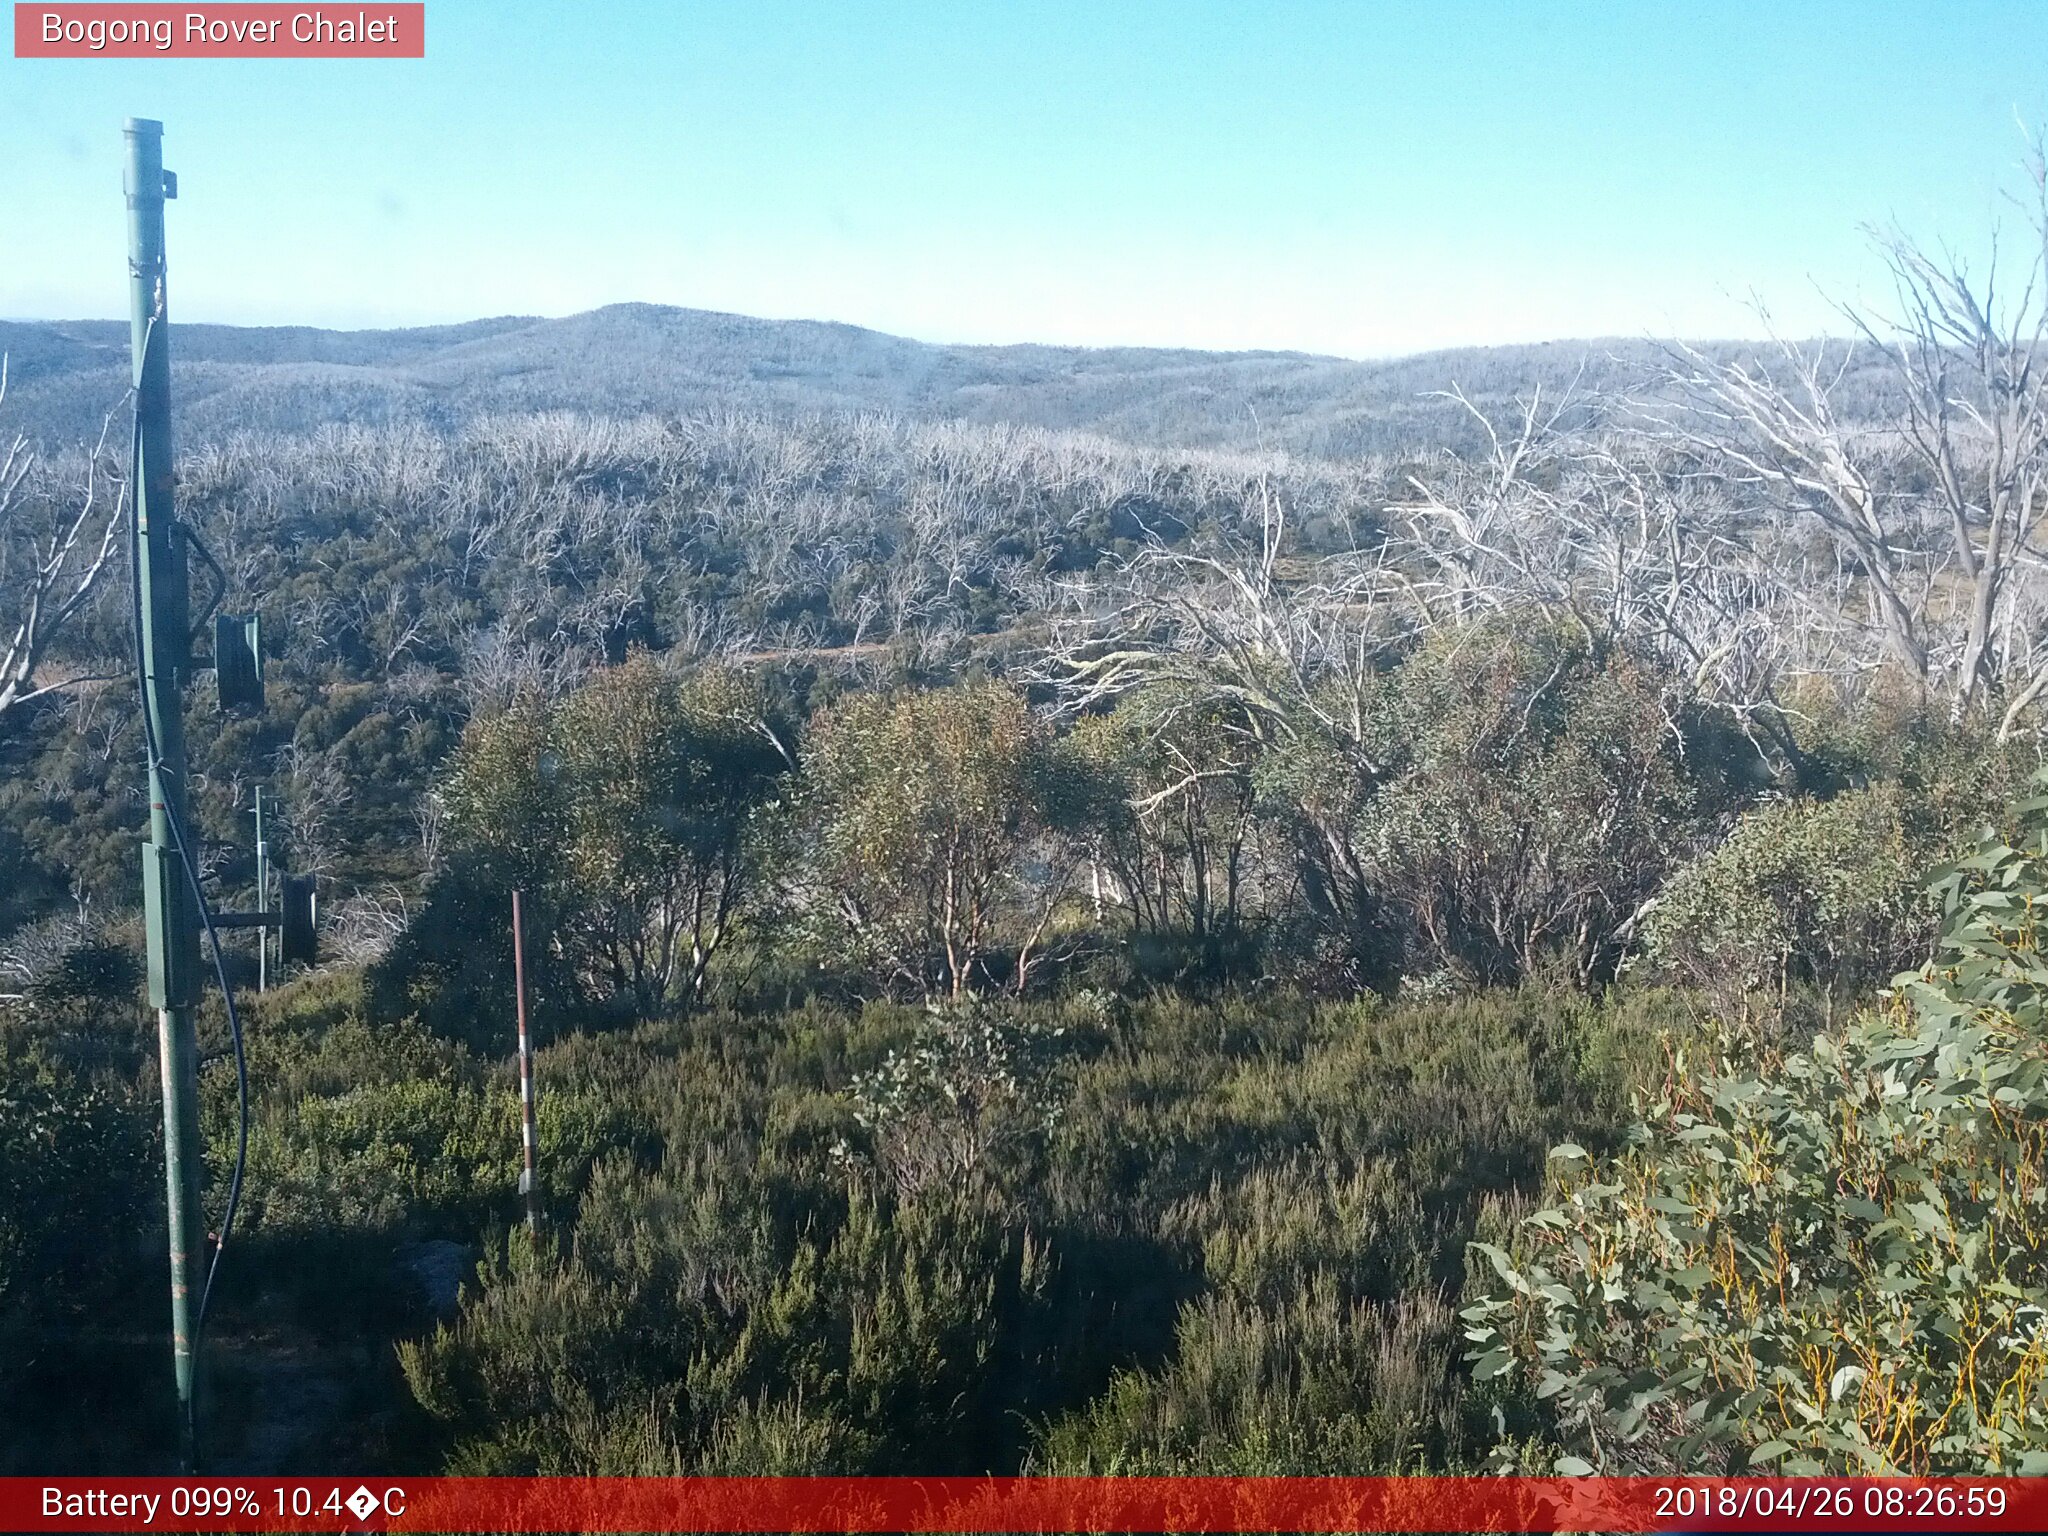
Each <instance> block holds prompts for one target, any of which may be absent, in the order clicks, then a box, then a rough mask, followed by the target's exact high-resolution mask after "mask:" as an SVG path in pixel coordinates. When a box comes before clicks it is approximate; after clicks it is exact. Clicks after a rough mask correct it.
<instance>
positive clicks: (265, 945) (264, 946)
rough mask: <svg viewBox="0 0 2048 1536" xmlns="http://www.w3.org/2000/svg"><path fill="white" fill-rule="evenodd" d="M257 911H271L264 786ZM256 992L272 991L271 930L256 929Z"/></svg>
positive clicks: (259, 792)
mask: <svg viewBox="0 0 2048 1536" xmlns="http://www.w3.org/2000/svg"><path fill="white" fill-rule="evenodd" d="M256 910H257V911H258V912H268V911H269V910H270V844H268V843H266V842H265V841H264V840H263V786H262V785H261V784H258V785H257V786H256ZM256 990H257V991H258V992H268V991H269V990H270V929H269V928H268V927H267V926H265V925H262V924H259V925H258V926H257V929H256Z"/></svg>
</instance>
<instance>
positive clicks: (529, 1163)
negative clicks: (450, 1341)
mask: <svg viewBox="0 0 2048 1536" xmlns="http://www.w3.org/2000/svg"><path fill="white" fill-rule="evenodd" d="M524 929H525V922H524V919H523V918H522V916H521V914H520V910H519V892H517V891H514V892H513V893H512V991H513V996H514V997H515V999H516V1000H517V1006H518V1009H519V1139H520V1142H521V1144H522V1146H523V1148H524V1150H525V1154H526V1166H525V1168H524V1169H523V1170H522V1171H521V1172H520V1175H519V1192H520V1193H521V1194H522V1195H524V1196H526V1230H527V1232H528V1233H529V1234H531V1235H532V1238H533V1240H534V1242H535V1243H539V1241H540V1175H539V1171H538V1164H539V1161H540V1134H539V1131H538V1130H537V1129H536V1127H535V1122H534V1112H533V1037H532V1036H531V1035H530V1034H528V1033H527V1029H526V939H525V932H524Z"/></svg>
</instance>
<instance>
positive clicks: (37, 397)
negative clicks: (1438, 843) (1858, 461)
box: [0, 304, 1886, 458]
mask: <svg viewBox="0 0 2048 1536" xmlns="http://www.w3.org/2000/svg"><path fill="white" fill-rule="evenodd" d="M1713 350H1714V351H1715V354H1716V355H1717V356H1721V357H1732V356H1735V355H1737V354H1738V353H1739V351H1740V350H1741V349H1739V348H1734V347H1728V346H1722V347H1718V348H1715V349H1713ZM0 352H6V353H8V354H9V355H10V357H11V359H12V365H13V368H14V372H15V386H14V393H13V400H14V406H15V411H14V425H15V427H16V429H17V430H25V431H28V432H29V433H31V434H32V435H36V436H40V437H43V438H44V439H46V440H49V441H72V440H75V439H77V438H80V437H86V436H90V435H91V432H92V430H93V429H94V428H96V427H97V425H98V422H99V419H100V416H101V414H102V413H104V411H105V410H106V406H107V403H108V402H109V401H111V400H113V399H116V398H118V397H119V395H120V392H121V390H122V389H124V388H125V387H126V385H127V379H128V327H127V326H126V325H125V324H123V323H118V322H113V321H80V322H73V323H52V322H37V323H20V322H13V323H10V322H6V321H0ZM1661 357H1662V353H1661V350H1660V349H1659V348H1658V347H1657V346H1656V345H1655V344H1653V343H1651V342H1649V341H1647V340H1645V339H1643V338H1633V339H1628V338H1624V339H1621V340H1613V341H1597V340H1595V341H1560V342H1555V343H1550V344H1546V345H1542V346H1524V347H1490V348H1473V349H1467V350H1464V351H1456V352H1439V353H1431V354H1426V355H1423V356H1418V357H1405V358H1396V359H1390V360H1387V361H1380V362H1352V361H1347V360H1345V359H1342V358H1334V357H1314V356H1310V355H1307V354H1304V353H1296V352H1192V351H1169V350H1156V349H1147V348H1139V347H1121V348H1093V349H1091V348H1081V347H1044V346H936V345H930V344H927V343H923V342H917V341H910V340H907V339H905V338H903V337H900V336H888V335H883V334H881V333H880V332H876V331H867V330H862V329H860V328H859V327H857V326H851V325H827V324H821V323H817V322H813V321H801V320H797V321H788V320H755V319H750V318H748V317H746V316H744V315H721V314H713V313H708V312H706V311H703V310H692V309H671V308H664V307H662V306H659V305H653V304H619V305H613V306H611V307H609V308H606V309H600V310H594V311H592V312H590V313H588V314H582V315H572V316H569V317H568V318H566V319H560V320H540V319H533V318H516V317H508V318H504V319H497V320H479V321H475V322H472V323H470V324H467V325H454V326H435V327H428V328H424V329H418V330H404V331H318V330H309V329H296V328H273V329H240V328H236V327H232V326H219V325H190V326H180V327H179V329H178V335H177V342H176V344H175V347H174V352H173V361H174V364H175V367H176V371H177V387H178V390H179V398H180V401H181V402H182V404H181V410H180V415H179V431H180V440H181V441H183V442H186V443H191V444H198V443H202V442H206V443H211V442H217V441H221V440H223V439H226V438H228V437H230V436H232V435H233V434H235V433H236V432H241V431H257V432H303V431H306V430H309V429H313V428H316V427H319V426H323V425H337V424H349V425H359V426H381V425H389V424H395V423H417V424H421V425H425V426H428V427H430V428H435V429H450V428H456V427H460V426H462V425H464V424H466V423H470V422H473V421H475V420H476V419H478V418H480V417H484V416H491V415H500V414H505V413H519V412H531V411H562V410H566V411H575V412H581V413H584V414H589V415H597V416H605V417H621V416H624V417H631V416H636V415H641V414H644V413H655V414H660V415H678V414H689V413H696V412H703V411H707V410H739V411H744V412H749V413H767V414H771V415H773V416H775V417H777V418H778V419H783V420H788V419H791V418H792V417H802V416H805V415H814V414H819V413H843V412H856V413H859V412H874V413H883V414H887V415H891V416H898V417H906V418H911V419H917V420H928V421H960V422H968V423H976V424H981V425H989V426H1031V427H1045V428H1050V429H1053V430H1057V431H1081V432H1089V433H1099V434H1104V435H1108V436H1112V437H1115V438H1118V439H1120V440H1123V441H1127V442H1132V443H1140V444H1146V445H1149V446H1153V447H1162V448H1163V447H1177V448H1205V449H1206V448H1224V449H1259V448H1264V449H1273V450H1280V449H1284V450H1288V451H1292V452H1294V453H1297V454H1305V455H1309V456H1313V457H1319V458H1353V457H1358V456H1361V455H1370V454H1380V453H1399V452H1413V451H1423V450H1428V449H1432V448H1439V447H1446V446H1456V447H1460V448H1466V449H1470V448H1472V447H1475V446H1476V445H1477V443H1478V441H1479V435H1478V434H1477V432H1476V430H1475V427H1474V424H1473V422H1472V420H1471V418H1470V416H1469V414H1468V413H1466V412H1465V411H1464V410H1463V409H1461V408H1460V407H1459V406H1457V405H1456V404H1455V403H1454V402H1449V401H1446V400H1444V399H1442V398H1440V392H1442V391H1447V390H1450V389H1451V388H1453V387H1458V388H1462V389H1463V390H1464V391H1466V392H1467V393H1468V394H1470V395H1471V396H1472V397H1473V398H1474V399H1475V400H1477V401H1479V402H1480V403H1482V404H1484V405H1486V406H1488V407H1492V408H1500V407H1503V406H1506V405H1508V404H1510V403H1511V402H1512V400H1513V398H1514V396H1515V395H1516V394H1517V393H1518V392H1524V391H1527V390H1530V389H1534V388H1537V387H1539V386H1540V387H1542V388H1545V389H1549V390H1553V391H1555V390H1558V389H1562V388H1563V387H1565V386H1566V385H1567V384H1569V383H1570V382H1572V381H1573V380H1574V379H1579V380H1580V382H1582V383H1584V384H1587V385H1590V386H1593V387H1595V388H1611V387H1616V386H1620V385H1625V384H1629V383H1632V382H1634V383H1640V382H1642V381H1643V380H1644V379H1645V378H1646V377H1647V376H1648V375H1649V374H1650V373H1652V372H1654V370H1655V366H1656V364H1657V363H1658V362H1659V360H1660V359H1661ZM1885 387H1886V378H1885V375H1884V373H1883V371H1882V370H1881V369H1876V368H1872V367H1870V366H1868V361H1867V360H1866V361H1865V363H1864V364H1863V365H1861V366H1859V367H1858V369H1857V371H1856V374H1855V376H1854V377H1853V378H1851V379H1849V380H1845V381H1844V383H1843V384H1842V385H1841V386H1839V387H1838V390H1837V394H1838V397H1839V399H1840V400H1841V401H1842V402H1843V404H1844V406H1845V407H1846V408H1848V409H1850V410H1852V411H1861V410H1865V409H1868V408H1869V406H1870V404H1871V400H1872V397H1873V396H1877V395H1881V393H1882V392H1883V390H1884V389H1885Z"/></svg>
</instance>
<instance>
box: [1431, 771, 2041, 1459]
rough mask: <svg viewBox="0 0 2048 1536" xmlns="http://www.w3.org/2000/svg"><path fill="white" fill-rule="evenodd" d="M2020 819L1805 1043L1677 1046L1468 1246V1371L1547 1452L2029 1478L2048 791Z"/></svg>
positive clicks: (1949, 879)
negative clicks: (1937, 926) (1937, 930)
mask: <svg viewBox="0 0 2048 1536" xmlns="http://www.w3.org/2000/svg"><path fill="white" fill-rule="evenodd" d="M2020 817H2021V831H2020V835H2019V837H2018V838H2017V839H2016V840H2015V841H2013V842H2010V843H2008V842H2005V841H2002V840H2000V839H1998V838H1995V837H1993V838H1989V839H1987V841H1986V843H1985V845H1984V846H1983V847H1982V848H1980V849H1979V851H1978V852H1977V853H1976V854H1974V855H1972V856H1971V857H1969V858H1967V859H1965V860H1963V861H1961V863H1960V864H1958V865H1957V866H1955V867H1954V868H1953V869H1951V870H1948V871H1946V872H1944V874H1943V875H1942V877H1941V878H1940V879H1939V880H1938V881H1937V884H1936V892H1937V894H1938V896H1939V898H1940V900H1941V904H1942V907H1943V910H1944V911H1945V913H1946V920H1945V924H1944V928H1943V936H1942V944H1941V949H1940V951H1939V953H1938V954H1937V956H1936V958H1935V959H1934V960H1933V961H1932V962H1931V963H1930V964H1929V965H1928V966H1927V968H1926V969H1925V970H1924V971H1923V972H1921V973H1919V974H1918V975H1916V976H1908V977H1902V978H1901V979H1900V984H1899V986H1898V987H1897V989H1896V990H1895V991H1894V992H1892V993H1891V994H1889V995H1888V997H1887V999H1886V1000H1885V1001H1884V1002H1883V1003H1881V1004H1880V1005H1879V1006H1878V1007H1876V1008H1875V1009H1873V1010H1872V1011H1871V1012H1869V1013H1868V1014H1866V1015H1865V1016H1864V1017H1862V1018H1860V1019H1858V1020H1857V1021H1856V1022H1855V1023H1854V1024H1852V1025H1850V1026H1849V1027H1846V1028H1844V1029H1841V1030H1839V1031H1836V1032H1833V1033H1830V1034H1824V1035H1821V1036H1819V1037H1817V1038H1816V1039H1815V1040H1814V1042H1813V1047H1812V1050H1811V1051H1810V1052H1809V1053H1805V1054H1798V1055H1791V1056H1786V1057H1784V1058H1782V1059H1779V1058H1777V1057H1776V1056H1774V1055H1771V1054H1769V1053H1760V1052H1758V1051H1756V1050H1755V1049H1753V1048H1748V1049H1746V1048H1745V1047H1744V1046H1743V1045H1742V1044H1741V1043H1740V1042H1738V1041H1736V1040H1735V1039H1733V1038H1732V1037H1729V1036H1724V1037H1723V1038H1721V1039H1720V1040H1718V1041H1716V1042H1714V1044H1713V1047H1712V1049H1711V1050H1708V1051H1695V1052H1693V1053H1691V1054H1690V1055H1686V1054H1681V1055H1680V1056H1679V1057H1678V1058H1677V1060H1676V1061H1675V1063H1674V1070H1673V1072H1672V1074H1671V1080H1670V1082H1669V1083H1668V1084H1667V1086H1666V1087H1665V1089H1664V1090H1663V1091H1662V1092H1661V1093H1660V1094H1659V1095H1657V1096H1656V1097H1655V1099H1654V1100H1652V1101H1651V1102H1649V1103H1648V1104H1647V1105H1646V1106H1645V1107H1644V1112H1643V1117H1642V1120H1641V1123H1639V1124H1638V1125H1637V1126H1636V1128H1635V1130H1634V1131H1633V1133H1632V1137H1631V1146H1630V1147H1629V1149H1628V1150H1627V1151H1626V1152H1625V1153H1624V1154H1623V1155H1621V1156H1620V1157H1619V1158H1617V1159H1615V1160H1613V1161H1611V1162H1604V1161H1601V1160H1599V1159H1596V1158H1592V1157H1589V1156H1588V1155H1587V1153H1586V1152H1585V1151H1584V1150H1582V1149H1581V1148H1579V1147H1578V1146H1576V1145H1569V1144H1568V1145H1565V1146H1561V1147H1559V1148H1557V1149H1556V1150H1555V1151H1554V1152H1553V1153H1552V1158H1553V1161H1554V1163H1555V1164H1556V1165H1557V1166H1558V1167H1559V1168H1560V1169H1561V1173H1560V1177H1559V1179H1558V1185H1557V1196H1558V1199H1557V1202H1556V1203H1555V1204H1554V1205H1553V1206H1552V1207H1551V1208H1549V1209H1546V1210H1543V1211H1540V1212H1538V1213H1537V1214H1535V1215H1533V1216H1531V1217H1530V1218H1529V1219H1528V1220H1527V1221H1526V1222H1525V1223H1524V1224H1523V1226H1522V1228H1521V1231H1520V1234H1519V1237H1518V1239H1517V1241H1516V1244H1515V1247H1514V1251H1513V1252H1512V1253H1510V1252H1508V1251H1505V1250H1504V1249H1502V1248H1500V1247H1497V1246H1492V1245H1485V1244H1481V1245H1478V1247H1479V1251H1480V1252H1481V1253H1482V1254H1483V1255H1484V1256H1485V1258H1486V1260H1487V1262H1488V1263H1489V1264H1490V1265H1491V1266H1492V1268H1493V1270H1494V1271H1495V1278H1494V1283H1493V1284H1492V1285H1491V1286H1490V1287H1489V1288H1488V1290H1487V1293H1486V1294H1485V1295H1483V1296H1482V1297H1481V1298H1480V1299H1478V1300H1477V1301H1475V1302H1474V1304H1473V1305H1472V1306H1470V1307H1469V1308H1468V1309H1467V1310H1466V1312H1465V1314H1464V1315H1465V1318H1466V1320H1467V1322H1468V1323H1469V1324H1470V1325H1471V1326H1470V1329H1469V1331H1468V1334H1467V1337H1468V1338H1469V1339H1470V1340H1471V1341H1472V1342H1473V1343H1474V1345H1475V1346H1476V1348H1475V1350H1474V1351H1473V1355H1472V1358H1473V1359H1474V1361H1475V1375H1476V1376H1477V1377H1478V1378H1480V1379H1481V1380H1500V1381H1504V1382H1509V1383H1512V1384H1515V1385H1517V1386H1519V1387H1520V1388H1521V1389H1522V1390H1523V1391H1524V1392H1525V1393H1527V1394H1529V1395H1530V1396H1533V1398H1534V1399H1536V1400H1537V1401H1539V1402H1541V1403H1545V1404H1547V1405H1548V1406H1549V1408H1550V1411H1551V1415H1552V1422H1553V1425H1554V1430H1555V1434H1556V1437H1557V1439H1558V1441H1559V1445H1557V1446H1555V1447H1553V1448H1552V1449H1553V1450H1558V1449H1561V1450H1562V1451H1563V1452H1564V1454H1563V1456H1562V1458H1561V1459H1559V1460H1558V1461H1557V1463H1556V1465H1557V1466H1558V1467H1559V1468H1561V1469H1564V1470H1574V1469H1579V1468H1590V1467H1596V1466H1597V1467H1601V1468H1604V1469H1606V1470H1610V1471H1633V1470H1642V1469H1649V1468H1663V1467H1666V1466H1672V1465H1675V1466H1678V1467H1682V1468H1686V1469H1688V1470H1691V1469H1698V1468H1700V1467H1702V1466H1710V1465H1714V1464H1716V1463H1719V1464H1721V1465H1725V1466H1732V1467H1752V1468H1770V1469H1772V1470H1778V1471H1785V1472H1798V1473H1812V1472H1819V1471H1823V1470H1847V1471H1856V1472H1895V1471H1897V1472H1914V1473H1961V1472H1982V1471H1985V1470H1998V1471H2006V1472H2013V1471H2017V1472H2021V1473H2026V1474H2033V1473H2038V1472H2042V1471H2048V1394H2044V1392H2043V1375H2044V1369H2048V1333H2044V1331H2043V1329H2042V1326H2041V1325H2042V1323H2043V1321H2044V1320H2048V1280H2044V1278H2043V1260H2044V1258H2048V1071H2044V1067H2048V1032H2044V1025H2048V1019H2044V1016H2043V1015H2044V996H2048V993H2044V986H2048V964H2044V963H2043V960H2042V958H2041V940H2042V938H2043V937H2044V935H2043V927H2042V922H2041V917H2040V913H2041V911H2042V904H2043V902H2044V901H2048V800H2034V801H2030V802H2028V803H2026V804H2025V805H2023V806H2022V807H2020ZM1514 1454H1515V1453H1514V1452H1513V1451H1512V1450H1510V1451H1508V1452H1504V1453H1503V1456H1504V1459H1508V1460H1512V1459H1513V1458H1514ZM1523 1454H1528V1453H1527V1452H1524V1453H1523ZM1546 1454H1547V1453H1546Z"/></svg>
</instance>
